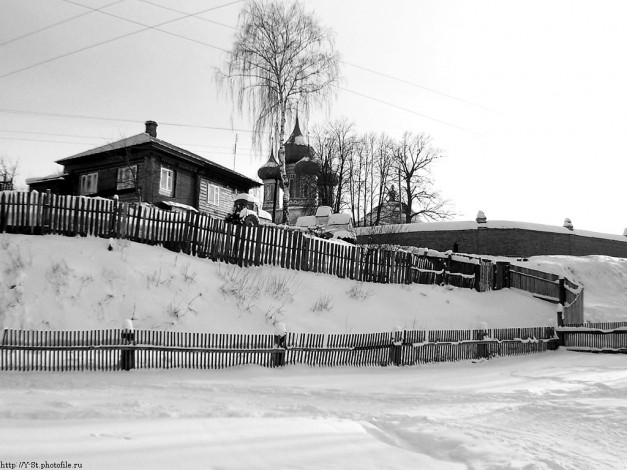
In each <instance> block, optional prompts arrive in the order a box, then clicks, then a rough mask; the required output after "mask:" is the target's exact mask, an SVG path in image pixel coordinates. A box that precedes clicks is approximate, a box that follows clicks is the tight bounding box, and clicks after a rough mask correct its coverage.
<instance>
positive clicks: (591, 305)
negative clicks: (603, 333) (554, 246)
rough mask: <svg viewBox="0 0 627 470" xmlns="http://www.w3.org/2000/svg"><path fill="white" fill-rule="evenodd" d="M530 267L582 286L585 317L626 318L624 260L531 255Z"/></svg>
mask: <svg viewBox="0 0 627 470" xmlns="http://www.w3.org/2000/svg"><path fill="white" fill-rule="evenodd" d="M528 263H529V265H530V267H532V268H534V269H540V270H543V271H547V272H553V273H556V274H559V275H561V276H565V277H567V278H569V279H571V280H572V281H574V282H576V283H577V284H579V285H583V286H584V288H585V292H584V308H585V319H586V320H587V321H590V322H611V321H627V259H625V258H612V257H610V256H581V257H577V256H534V257H532V258H530V259H529V261H528Z"/></svg>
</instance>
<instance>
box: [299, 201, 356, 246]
mask: <svg viewBox="0 0 627 470" xmlns="http://www.w3.org/2000/svg"><path fill="white" fill-rule="evenodd" d="M296 227H297V228H299V229H300V230H303V231H307V232H310V233H313V234H314V235H316V236H318V237H320V238H326V239H338V240H344V241H347V242H350V243H356V242H357V235H356V233H355V227H354V226H353V218H352V217H351V215H350V214H343V213H339V214H333V211H332V209H331V208H330V207H329V206H320V207H318V209H317V210H316V215H305V216H302V217H299V218H298V219H296Z"/></svg>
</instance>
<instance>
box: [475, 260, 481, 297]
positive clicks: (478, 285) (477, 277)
mask: <svg viewBox="0 0 627 470" xmlns="http://www.w3.org/2000/svg"><path fill="white" fill-rule="evenodd" d="M475 290H476V291H477V292H481V260H479V263H478V264H475Z"/></svg>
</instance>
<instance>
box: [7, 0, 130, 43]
mask: <svg viewBox="0 0 627 470" xmlns="http://www.w3.org/2000/svg"><path fill="white" fill-rule="evenodd" d="M124 1H126V0H116V1H115V2H111V3H107V4H106V5H104V6H102V7H100V8H94V9H92V11H85V12H83V13H81V14H79V15H75V16H71V17H69V18H66V19H64V20H61V21H58V22H56V23H52V24H49V25H48V26H44V27H43V28H40V29H36V30H35V31H30V32H28V33H25V34H22V35H21V36H17V37H14V38H12V39H8V40H6V41H4V42H0V46H5V45H7V44H11V43H12V42H15V41H19V40H20V39H24V38H27V37H29V36H32V35H34V34H37V33H41V32H43V31H46V30H48V29H51V28H54V27H55V26H59V25H62V24H64V23H69V22H70V21H73V20H75V19H77V18H81V17H83V16H87V15H91V14H92V13H95V12H97V11H100V10H104V9H105V8H109V7H110V6H112V5H115V4H116V3H121V2H124ZM81 6H82V5H81Z"/></svg>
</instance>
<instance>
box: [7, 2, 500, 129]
mask: <svg viewBox="0 0 627 470" xmlns="http://www.w3.org/2000/svg"><path fill="white" fill-rule="evenodd" d="M63 1H64V2H66V3H70V4H74V5H78V6H81V7H84V8H88V9H90V10H91V11H92V12H98V13H102V14H104V15H107V16H111V17H113V18H116V19H120V20H123V21H127V22H130V23H133V24H137V25H141V26H144V28H143V29H141V30H139V31H134V32H131V33H128V34H125V35H122V36H118V37H115V38H111V39H108V40H106V41H102V42H100V43H97V44H93V45H91V46H87V47H84V48H82V49H79V50H76V51H73V52H69V53H66V54H62V55H61V56H57V57H54V58H51V59H48V60H45V61H42V62H39V63H37V64H32V65H30V66H27V67H24V68H22V69H20V70H15V71H13V72H9V73H8V74H5V75H2V76H0V78H5V77H7V76H10V75H13V74H16V73H19V72H21V71H24V70H28V69H31V68H34V67H37V66H38V65H42V64H45V63H49V62H52V61H55V60H58V59H61V58H64V57H68V56H70V55H73V54H76V53H78V52H82V51H85V50H88V49H92V48H95V47H98V46H101V45H104V44H107V43H110V42H113V41H117V40H119V39H122V38H126V37H129V36H132V35H135V34H138V33H141V32H143V31H147V30H149V29H155V30H157V31H160V32H163V33H166V34H170V35H172V36H175V37H178V38H181V39H185V40H187V41H192V42H195V43H198V44H201V45H204V46H208V47H212V48H214V49H218V50H221V51H223V52H228V51H227V50H225V49H223V48H220V47H218V46H214V45H213V44H209V43H205V42H203V41H198V40H195V39H191V38H188V37H185V36H182V35H179V34H176V33H171V32H169V31H165V30H162V29H159V27H160V26H164V25H166V24H170V23H174V22H176V21H180V20H182V19H184V18H188V17H194V18H197V19H200V20H206V19H204V18H201V17H199V16H198V15H200V14H203V13H206V12H208V11H212V10H216V9H218V8H223V7H226V6H230V5H233V4H236V3H241V2H242V1H244V0H236V1H233V2H230V3H227V4H223V5H219V6H216V7H212V8H209V9H206V10H202V11H200V12H197V13H193V14H187V13H183V12H180V11H178V10H174V9H170V8H167V7H162V8H165V9H167V10H172V11H175V12H177V13H180V14H182V15H184V16H182V17H179V18H176V19H172V20H168V21H165V22H163V23H160V24H158V25H155V26H148V25H146V24H144V23H140V22H137V21H134V20H130V19H128V18H125V17H122V16H119V15H114V14H112V13H108V12H105V11H102V10H101V9H95V8H91V7H87V6H85V5H82V4H80V3H77V2H74V1H72V0H63ZM140 1H145V0H140ZM145 2H146V3H150V4H152V5H156V4H153V3H151V2H148V1H145ZM156 6H160V5H156ZM102 8H104V7H102ZM223 26H226V25H223ZM342 63H345V64H347V65H349V66H353V67H356V68H360V69H362V70H365V71H367V72H370V73H373V74H377V75H381V76H383V77H386V78H388V79H392V80H396V81H399V82H402V83H406V84H409V85H412V86H415V87H418V88H423V89H426V90H428V91H430V92H433V93H437V94H440V95H442V96H446V97H448V98H451V99H455V100H458V101H461V102H465V103H468V104H471V105H473V106H477V107H480V108H483V109H486V110H489V109H488V108H485V107H483V106H480V105H476V104H475V103H472V102H470V101H467V100H464V99H461V98H457V97H454V96H452V95H448V94H446V93H442V92H439V91H437V90H434V89H430V88H427V87H423V86H421V85H417V84H415V83H412V82H409V81H407V80H403V79H400V78H397V77H393V76H391V75H387V74H383V73H380V72H376V71H374V70H371V69H368V68H366V67H362V66H358V65H355V64H350V63H348V62H344V61H342ZM339 89H341V90H343V91H346V92H348V93H352V94H354V95H357V96H360V97H362V98H366V99H369V100H372V101H376V102H378V103H381V104H385V105H387V106H391V107H394V108H396V109H399V110H402V111H405V112H409V113H412V114H415V115H417V116H421V117H424V118H426V119H429V120H432V121H435V122H439V123H441V124H444V125H447V126H450V127H454V128H456V129H460V130H463V131H466V132H470V133H475V132H474V131H471V130H469V129H466V128H464V127H461V126H457V125H455V124H452V123H450V122H447V121H444V120H441V119H437V118H433V117H431V116H428V115H426V114H423V113H419V112H417V111H414V110H412V109H409V108H404V107H402V106H398V105H395V104H393V103H390V102H387V101H384V100H381V99H378V98H374V97H372V96H369V95H366V94H363V93H358V92H355V91H352V90H349V89H346V88H342V87H339ZM490 111H491V110H490ZM0 112H19V111H15V110H2V109H0ZM24 113H25V114H38V113H28V112H24ZM57 117H75V118H82V119H101V120H110V121H125V122H131V121H130V120H124V119H113V118H96V117H88V116H77V115H73V116H72V115H63V116H62V115H57ZM132 122H137V121H132ZM162 124H163V125H170V126H183V127H197V128H209V129H215V130H228V131H240V132H252V131H249V130H242V129H228V128H217V127H210V126H194V125H188V124H178V123H165V122H162Z"/></svg>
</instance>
